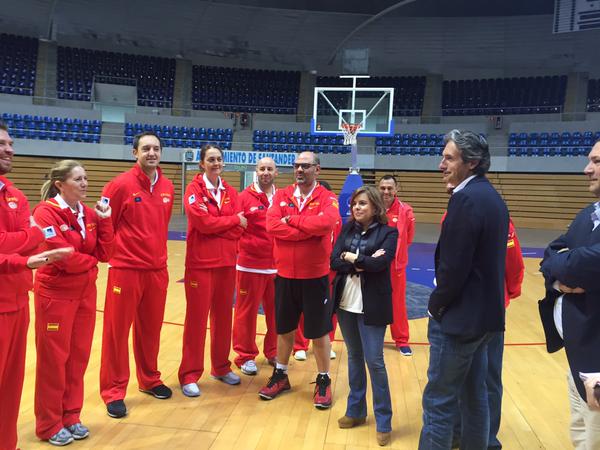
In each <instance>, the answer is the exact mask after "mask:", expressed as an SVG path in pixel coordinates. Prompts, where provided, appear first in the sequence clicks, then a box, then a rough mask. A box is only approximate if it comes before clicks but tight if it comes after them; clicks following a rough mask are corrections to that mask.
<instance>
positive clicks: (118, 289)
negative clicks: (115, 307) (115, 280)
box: [113, 286, 121, 295]
mask: <svg viewBox="0 0 600 450" xmlns="http://www.w3.org/2000/svg"><path fill="white" fill-rule="evenodd" d="M113 294H117V295H119V294H121V288H120V287H119V286H113Z"/></svg>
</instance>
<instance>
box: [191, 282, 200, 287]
mask: <svg viewBox="0 0 600 450" xmlns="http://www.w3.org/2000/svg"><path fill="white" fill-rule="evenodd" d="M190 286H191V287H193V288H197V287H198V282H197V281H190Z"/></svg>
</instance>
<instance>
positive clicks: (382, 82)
mask: <svg viewBox="0 0 600 450" xmlns="http://www.w3.org/2000/svg"><path fill="white" fill-rule="evenodd" d="M356 81H357V83H356V86H357V87H385V88H389V87H391V88H394V116H420V115H421V111H422V109H423V97H424V96H425V82H426V78H425V77H371V78H359V79H357V80H356ZM351 83H352V82H351V80H350V79H345V78H339V77H318V78H317V86H319V87H344V86H347V87H351V85H352V84H351ZM328 98H329V99H330V100H331V101H332V103H333V105H334V106H335V107H336V108H338V109H339V108H340V107H342V108H347V107H348V102H349V99H350V96H349V94H347V93H345V92H339V93H331V94H330V95H328ZM319 113H320V114H329V113H331V114H333V111H332V110H331V109H330V108H327V109H325V110H323V111H319Z"/></svg>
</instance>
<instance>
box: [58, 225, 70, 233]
mask: <svg viewBox="0 0 600 450" xmlns="http://www.w3.org/2000/svg"><path fill="white" fill-rule="evenodd" d="M59 228H60V231H62V232H65V231H67V230H68V229H69V225H67V224H64V223H63V224H62V225H61V226H60V227H59Z"/></svg>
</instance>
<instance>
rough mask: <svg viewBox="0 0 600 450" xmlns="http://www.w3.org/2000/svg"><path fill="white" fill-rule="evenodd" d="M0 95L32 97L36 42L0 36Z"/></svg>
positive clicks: (7, 35) (17, 37)
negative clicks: (0, 50) (0, 49)
mask: <svg viewBox="0 0 600 450" xmlns="http://www.w3.org/2000/svg"><path fill="white" fill-rule="evenodd" d="M0 48H2V52H0V93H2V94H16V95H33V88H34V86H35V69H36V65H37V52H38V41H37V39H34V38H28V37H21V36H14V35H12V34H5V33H2V34H0Z"/></svg>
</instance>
